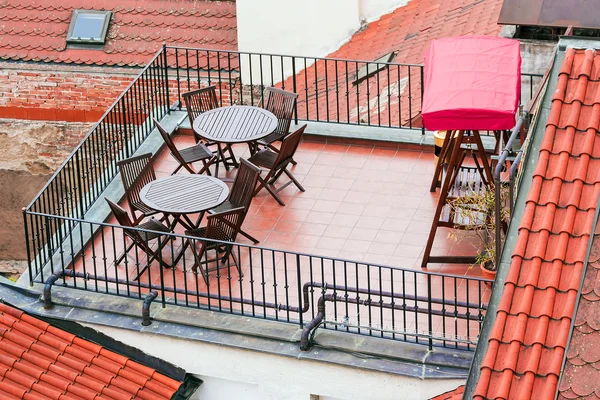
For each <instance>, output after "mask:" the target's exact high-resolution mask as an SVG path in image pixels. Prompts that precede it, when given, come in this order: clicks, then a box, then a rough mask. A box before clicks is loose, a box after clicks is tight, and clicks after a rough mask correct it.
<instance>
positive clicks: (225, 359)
mask: <svg viewBox="0 0 600 400" xmlns="http://www.w3.org/2000/svg"><path fill="white" fill-rule="evenodd" d="M89 326H90V327H91V328H93V329H96V330H98V331H100V332H103V333H105V334H107V335H109V336H110V337H112V338H113V339H115V340H118V341H121V342H123V343H125V344H128V345H130V346H135V347H137V348H139V349H140V350H142V351H144V352H146V353H147V354H150V355H152V356H154V357H158V358H161V359H163V360H165V361H168V362H171V363H173V364H175V365H177V366H179V367H181V368H183V369H185V370H186V371H187V372H188V373H192V374H195V375H197V376H198V377H199V378H200V379H203V380H204V384H203V385H202V386H201V388H202V389H199V391H197V392H196V395H195V396H194V399H198V400H200V399H201V400H224V399H240V400H254V399H260V400H281V399H286V400H310V396H311V395H317V396H320V397H321V398H322V399H336V400H355V399H356V400H358V399H361V400H363V399H364V400H389V399H394V398H395V399H400V398H402V399H403V400H413V399H414V400H422V399H429V398H431V397H433V396H435V395H438V394H440V393H444V392H446V391H449V390H453V389H455V388H456V387H457V386H459V385H461V384H464V379H443V380H421V379H416V378H408V377H404V376H399V375H392V374H387V373H382V372H374V371H367V370H361V369H357V368H349V367H342V366H338V365H333V364H328V363H324V362H316V361H308V360H298V359H295V358H290V357H283V356H275V355H269V354H265V353H261V352H255V351H248V350H240V349H234V348H231V347H225V346H218V345H213V344H208V343H203V342H198V341H189V340H183V339H175V338H171V337H166V336H162V335H154V334H148V333H139V332H134V331H130V330H125V329H119V328H112V327H106V326H100V325H89ZM282 345H283V346H285V345H289V346H295V345H292V344H283V343H282ZM231 381H236V382H237V383H232V382H231ZM257 396H258V397H257Z"/></svg>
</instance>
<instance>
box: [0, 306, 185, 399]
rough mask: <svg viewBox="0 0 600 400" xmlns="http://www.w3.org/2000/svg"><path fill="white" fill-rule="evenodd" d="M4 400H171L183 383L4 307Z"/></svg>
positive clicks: (0, 352)
mask: <svg viewBox="0 0 600 400" xmlns="http://www.w3.org/2000/svg"><path fill="white" fill-rule="evenodd" d="M0 327H1V328H3V329H0V398H2V399H44V400H54V399H60V400H65V399H66V400H69V399H73V400H75V399H79V400H80V399H89V400H101V399H106V400H122V399H133V398H142V399H152V400H160V399H165V400H167V399H171V397H172V396H173V394H174V393H175V392H177V390H178V389H179V387H180V386H181V382H179V381H176V380H174V379H171V378H169V377H167V376H165V375H162V374H160V373H159V372H157V371H155V370H154V369H152V368H149V367H146V366H144V365H141V364H138V363H136V362H134V361H132V360H131V359H129V358H127V357H124V356H122V355H119V354H116V353H113V352H111V351H109V350H107V349H105V348H103V347H102V346H99V345H97V344H94V343H91V342H88V341H86V340H83V339H81V338H79V337H77V336H75V335H72V334H71V333H68V332H65V331H63V330H60V329H58V328H55V327H53V326H52V325H49V324H48V323H46V322H44V321H41V320H38V319H36V318H34V317H32V316H29V315H27V314H24V313H23V312H22V311H20V310H17V309H15V308H13V307H10V306H8V305H6V304H2V303H0Z"/></svg>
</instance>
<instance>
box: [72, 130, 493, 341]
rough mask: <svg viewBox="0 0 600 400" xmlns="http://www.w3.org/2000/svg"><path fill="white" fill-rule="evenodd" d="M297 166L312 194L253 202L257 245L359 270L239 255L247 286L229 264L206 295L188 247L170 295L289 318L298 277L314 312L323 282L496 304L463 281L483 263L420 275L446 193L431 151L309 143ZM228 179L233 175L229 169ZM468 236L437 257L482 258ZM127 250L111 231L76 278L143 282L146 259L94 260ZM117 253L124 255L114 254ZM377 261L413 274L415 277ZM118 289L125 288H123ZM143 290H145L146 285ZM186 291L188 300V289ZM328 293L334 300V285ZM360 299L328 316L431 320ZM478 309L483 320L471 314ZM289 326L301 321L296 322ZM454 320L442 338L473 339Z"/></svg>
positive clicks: (149, 278)
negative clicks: (438, 184) (438, 183)
mask: <svg viewBox="0 0 600 400" xmlns="http://www.w3.org/2000/svg"><path fill="white" fill-rule="evenodd" d="M175 141H176V143H177V145H178V147H179V146H180V147H182V148H183V147H186V146H189V145H192V144H193V139H192V138H191V137H190V136H185V135H178V136H176V140H175ZM234 150H235V152H236V155H237V156H238V157H239V156H241V157H244V158H246V157H247V156H248V151H247V148H246V146H245V145H244V146H241V145H240V146H236V147H235V149H234ZM295 160H296V161H297V163H298V164H297V165H296V166H294V167H292V168H291V171H292V172H293V174H294V175H295V176H296V177H297V178H298V179H299V180H300V181H301V182H302V185H304V187H305V189H306V191H305V192H300V191H299V190H298V189H297V188H295V187H294V186H293V185H291V186H288V187H287V188H286V189H285V190H284V191H282V192H281V195H282V198H283V200H284V202H285V203H286V206H280V205H279V204H277V203H276V202H275V200H274V199H273V198H271V197H270V195H269V194H268V193H267V192H266V191H265V190H263V191H262V192H261V193H260V194H259V195H258V196H257V197H256V198H255V199H254V200H253V202H252V205H251V209H250V210H249V212H248V215H247V218H246V220H245V222H244V224H243V228H244V230H245V231H247V232H248V233H249V234H251V235H253V236H254V237H256V238H257V239H259V240H260V244H259V246H261V247H264V248H270V249H277V250H282V251H286V250H287V251H293V252H297V253H304V254H313V255H319V256H326V257H332V258H333V257H335V258H341V259H347V260H353V261H357V262H359V263H344V262H332V261H330V260H325V261H322V260H321V259H319V258H311V257H308V256H301V257H298V258H295V256H292V255H284V253H282V252H275V253H273V252H269V251H260V250H256V249H255V250H251V249H248V248H245V247H239V248H236V250H234V252H236V253H237V255H238V258H239V259H240V265H241V269H242V272H243V276H244V278H243V279H242V278H238V274H237V271H236V270H235V269H234V268H231V269H228V270H226V271H227V272H221V274H220V275H219V274H217V275H211V276H212V277H211V278H210V279H209V283H210V287H208V286H207V285H206V284H205V283H204V281H203V280H202V278H201V277H200V278H198V276H197V275H194V274H193V273H192V272H191V271H190V270H191V266H192V265H193V257H192V255H191V254H190V253H191V252H190V251H189V250H188V251H187V252H186V253H185V257H184V258H183V259H182V261H180V262H179V264H178V265H177V268H176V269H175V270H172V271H166V270H165V271H166V272H165V273H164V276H163V278H162V279H163V280H164V283H163V284H164V285H165V286H171V287H175V288H177V289H179V291H180V293H177V290H172V297H173V298H174V299H176V300H177V301H178V302H182V301H189V302H191V303H192V304H197V303H198V302H199V303H203V304H206V303H207V300H206V297H210V296H204V298H203V299H202V300H198V299H199V298H198V297H196V296H195V295H194V294H192V295H190V293H195V292H201V293H203V294H206V293H207V292H210V293H212V294H213V295H214V294H216V293H218V295H219V296H229V298H232V297H238V298H240V297H241V298H245V299H250V298H252V299H254V302H255V303H261V302H262V303H270V305H269V304H267V305H265V306H264V309H261V306H256V305H255V306H253V307H250V306H248V305H247V304H246V305H244V306H243V308H244V310H245V311H246V312H250V310H251V312H258V313H259V314H265V315H268V316H270V317H274V316H277V317H280V318H286V317H287V316H288V315H289V313H288V312H287V310H285V307H284V308H281V307H279V309H277V308H278V307H276V306H273V305H274V304H278V305H281V304H287V305H290V306H297V305H298V304H299V303H300V300H299V299H298V297H299V296H298V289H297V288H298V287H299V285H298V278H300V280H301V282H300V284H304V283H306V282H311V281H312V282H316V283H317V285H315V288H312V289H311V290H310V297H311V304H315V302H316V300H317V299H318V295H319V293H321V292H323V290H322V289H321V288H322V287H323V286H324V284H325V283H326V284H327V285H329V287H333V285H338V286H339V285H343V286H345V287H357V288H367V289H368V290H369V292H371V293H372V294H371V295H370V296H367V300H368V301H370V302H373V301H375V300H376V301H380V302H383V303H390V304H392V307H394V304H396V307H397V306H398V305H400V304H401V303H403V304H404V305H405V306H408V307H409V308H408V309H409V310H410V307H411V306H412V307H417V308H420V309H423V307H426V306H427V303H426V302H423V301H422V299H423V298H427V296H428V289H429V288H431V291H432V297H433V298H440V299H442V300H446V301H454V300H456V301H458V302H461V301H462V302H465V301H466V302H469V303H477V302H478V301H479V299H480V298H481V299H487V297H488V296H489V288H488V287H487V286H486V285H485V284H484V283H480V282H476V281H471V282H467V280H466V279H464V277H480V273H481V272H480V270H479V268H478V267H471V266H469V265H456V264H454V265H451V264H447V265H435V264H432V265H430V266H429V267H428V268H427V271H429V272H434V273H443V274H453V275H457V276H458V278H456V279H455V278H444V277H441V276H436V275H434V276H428V275H425V274H422V273H421V271H422V270H421V268H420V262H421V259H422V256H423V251H424V248H425V243H426V241H427V236H428V233H429V229H430V226H431V222H432V219H433V214H434V211H435V207H436V204H437V200H438V194H437V193H431V192H430V191H429V185H430V182H431V176H432V173H433V168H434V159H433V154H431V153H421V152H412V151H397V150H390V149H385V148H371V147H358V146H346V145H338V144H335V145H332V144H322V143H314V142H303V143H301V144H300V147H299V149H298V152H297V153H296V156H295ZM176 166H177V164H176V163H175V161H174V160H173V159H172V157H171V155H170V154H169V153H168V152H163V153H161V154H160V155H159V156H158V157H157V161H156V163H155V170H156V173H157V176H158V177H162V176H168V175H170V174H171V172H172V171H173V170H174V169H175V168H176ZM221 171H222V172H224V171H223V169H222V168H221ZM234 173H235V172H231V174H234ZM221 175H222V176H224V175H225V174H223V173H221ZM109 222H111V221H109ZM176 233H183V232H182V229H179V228H178V229H177V230H176ZM460 236H465V237H466V238H465V239H464V240H461V241H456V239H451V238H449V237H448V230H444V229H441V230H440V231H439V233H438V236H437V239H436V243H435V245H434V251H433V254H435V255H442V254H456V255H464V254H475V253H476V249H475V248H474V247H473V243H474V241H473V240H472V238H470V237H468V236H466V235H464V234H462V235H460ZM112 238H115V241H113V240H112ZM238 241H239V242H240V243H250V242H249V241H248V240H247V239H245V238H243V237H238ZM123 243H124V242H123V239H122V235H120V233H119V232H115V233H113V232H112V230H111V229H105V230H104V232H103V233H102V235H100V236H98V237H97V238H96V239H95V245H94V249H91V248H89V247H91V246H88V249H86V251H85V252H84V257H85V259H84V260H78V266H77V270H79V271H82V270H83V264H85V268H86V272H90V271H93V274H96V275H97V276H101V275H102V276H104V275H105V276H110V277H113V278H114V277H115V276H117V277H118V278H120V279H124V277H128V278H129V279H130V281H131V279H132V277H133V276H135V271H134V270H135V266H136V265H138V264H139V265H143V264H144V263H143V259H144V255H143V254H139V255H138V256H135V255H130V257H128V261H127V263H125V262H123V263H121V264H120V265H119V268H117V269H112V270H111V268H110V265H109V267H108V269H107V270H106V272H102V271H103V270H104V266H101V267H99V265H98V260H99V259H100V258H102V257H100V256H96V257H93V254H92V253H93V252H95V253H96V254H109V261H108V263H109V264H110V255H111V254H116V253H119V252H120V251H121V250H122V248H123ZM111 246H112V247H114V250H111V249H108V250H107V248H110V247H111ZM180 246H181V243H178V244H176V245H175V246H173V249H172V250H170V249H171V248H169V249H166V250H165V251H164V252H163V253H169V251H178V250H179V248H180ZM92 250H93V251H92ZM136 257H137V259H136ZM165 258H166V259H168V258H170V256H169V254H165ZM112 259H114V257H113V258H112ZM258 260H260V262H259V261H258ZM124 264H125V265H124ZM368 264H381V265H384V266H391V267H396V268H403V269H404V270H405V271H404V272H402V271H398V270H392V269H391V268H380V267H377V266H369V265H368ZM259 265H260V266H259ZM98 271H100V272H98ZM159 271H160V270H159V267H158V264H157V263H154V264H152V267H151V268H150V273H145V274H144V275H142V277H141V278H140V282H141V283H144V282H146V283H148V282H151V283H153V284H158V283H159V279H160V277H159ZM109 286H112V287H113V288H120V289H121V290H125V288H124V287H123V286H122V285H114V284H113V285H110V284H109ZM139 289H140V291H145V289H144V288H143V287H142V288H139ZM182 289H183V291H184V292H185V293H187V294H185V293H182V292H181V290H182ZM313 289H314V291H313ZM133 290H135V288H134V289H133ZM219 290H220V292H219ZM390 291H391V292H394V293H395V294H398V293H403V298H402V299H399V298H398V297H397V295H394V296H389V295H384V294H382V293H383V292H390ZM334 292H335V290H334ZM328 293H331V289H329V291H328ZM342 293H344V294H345V295H346V296H350V297H353V298H357V299H358V298H359V297H360V296H358V295H357V294H356V293H353V292H351V291H342ZM375 293H379V294H375ZM337 294H338V295H339V294H340V291H337ZM411 295H413V296H414V295H416V296H418V297H420V298H421V300H417V299H413V300H412V302H411V300H410V296H411ZM361 296H362V297H360V301H359V303H360V302H361V301H362V303H361V304H350V305H348V304H343V305H335V304H333V303H331V304H328V305H327V307H328V308H327V310H328V311H327V313H328V315H329V316H331V317H329V318H328V320H333V319H336V320H342V319H343V318H346V319H348V320H349V321H350V322H351V323H354V324H357V325H361V326H365V325H370V326H375V325H384V326H385V327H386V329H388V330H394V331H398V329H400V331H406V330H407V329H408V330H409V331H411V330H412V331H421V330H422V328H423V327H424V326H426V322H427V321H426V320H427V314H419V313H418V312H410V311H409V312H407V311H406V310H407V309H396V310H394V311H392V310H391V309H390V308H385V306H384V307H381V308H379V307H378V308H377V309H376V312H375V313H374V314H373V315H372V314H371V313H370V311H368V310H367V309H368V307H366V306H365V303H364V301H365V296H364V293H363V294H362V295H361ZM239 303H240V302H237V301H236V300H233V301H232V302H227V303H225V302H224V301H223V300H220V301H219V300H214V299H213V300H211V304H213V305H215V306H216V305H220V306H221V307H225V308H228V307H233V308H234V309H239ZM233 304H237V305H233ZM338 307H339V310H338V309H337V308H338ZM256 308H258V311H257V310H256ZM315 308H316V307H314V306H313V307H312V311H311V312H310V316H311V317H312V316H314V314H315ZM333 308H336V309H335V310H334V309H333ZM434 308H436V309H439V310H442V308H444V307H441V306H439V305H438V306H434ZM267 309H269V310H267ZM274 309H275V310H274ZM465 311H466V308H465V307H462V306H446V307H445V311H444V312H445V313H453V312H459V313H464V312H465ZM469 311H470V312H471V313H474V312H476V310H474V309H472V308H471V309H470V310H469ZM367 313H368V318H367V317H366V315H367ZM292 314H293V312H292ZM332 314H333V315H332ZM415 315H418V317H415ZM361 316H362V317H361ZM291 318H292V319H293V318H295V316H294V315H292V316H291ZM305 318H307V317H306V316H305ZM361 318H362V321H361ZM446 320H447V321H442V318H441V316H440V317H434V320H433V324H434V325H435V326H434V331H436V332H437V333H438V335H443V334H445V335H453V334H455V333H458V334H459V335H460V336H469V337H470V338H471V339H472V340H473V339H474V338H475V337H476V336H477V333H478V327H477V325H478V323H477V322H474V321H472V322H471V323H470V324H469V325H470V328H469V329H468V328H467V325H466V323H464V321H461V320H458V322H457V320H455V319H454V318H450V319H449V318H448V317H446Z"/></svg>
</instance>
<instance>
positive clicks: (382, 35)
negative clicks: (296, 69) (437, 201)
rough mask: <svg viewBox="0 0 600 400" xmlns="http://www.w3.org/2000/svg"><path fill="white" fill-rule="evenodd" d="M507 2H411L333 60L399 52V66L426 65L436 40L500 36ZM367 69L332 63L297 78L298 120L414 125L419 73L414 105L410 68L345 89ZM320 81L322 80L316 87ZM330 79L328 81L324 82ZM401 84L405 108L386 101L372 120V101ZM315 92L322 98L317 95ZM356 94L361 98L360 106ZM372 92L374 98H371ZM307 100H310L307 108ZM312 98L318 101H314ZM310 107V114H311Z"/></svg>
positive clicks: (359, 36)
mask: <svg viewBox="0 0 600 400" xmlns="http://www.w3.org/2000/svg"><path fill="white" fill-rule="evenodd" d="M502 1H503V0H411V1H410V2H409V3H408V4H407V5H406V6H403V7H399V8H397V9H396V10H394V11H393V12H391V13H389V14H387V15H384V16H382V17H381V18H380V19H379V20H377V21H374V22H372V23H370V24H369V25H368V26H367V28H366V29H365V30H363V31H361V32H358V33H356V34H355V35H354V36H352V38H351V39H350V41H348V43H346V44H344V45H343V46H342V47H340V48H339V49H338V50H336V51H335V52H333V53H331V54H330V55H329V56H328V57H330V58H342V59H350V60H367V61H371V60H376V59H378V58H379V57H382V56H383V55H385V54H387V53H390V52H393V51H397V52H398V53H397V55H396V58H395V59H394V60H393V62H394V63H400V64H422V63H423V61H424V56H425V50H427V48H428V47H429V43H430V42H431V41H432V40H434V39H439V38H444V37H452V36H465V35H478V36H485V35H492V36H495V35H498V33H499V32H500V30H501V28H502V27H501V26H499V25H498V24H497V21H498V15H499V13H500V9H501V7H502ZM309 61H310V60H309ZM363 65H364V64H360V65H359V66H358V67H356V66H355V65H349V66H348V69H349V70H346V66H345V64H343V63H334V62H331V61H329V62H327V65H326V63H325V61H318V62H316V63H315V64H314V65H313V66H310V67H308V68H307V69H306V70H303V71H301V72H300V73H298V74H297V75H296V77H297V82H296V93H298V94H299V98H298V116H299V117H300V118H304V117H305V115H306V114H307V111H308V113H309V114H310V115H312V116H313V118H314V116H316V115H317V114H318V113H319V114H320V115H325V114H326V113H327V115H328V117H329V119H330V120H335V119H337V118H339V119H340V120H341V121H342V122H344V121H346V120H347V119H348V118H350V119H353V118H355V117H358V118H360V119H361V120H364V121H367V120H369V119H370V120H371V123H372V124H374V125H375V124H378V123H379V124H382V125H385V126H387V125H388V123H389V122H390V121H391V125H392V126H397V125H398V124H399V123H400V122H402V124H403V125H406V124H407V122H408V120H409V118H410V119H413V120H414V119H415V117H417V116H418V115H419V114H420V110H421V92H420V90H416V88H417V89H418V88H419V87H420V80H421V76H420V72H419V70H418V69H412V70H411V71H410V86H411V87H412V90H411V91H412V98H411V99H410V100H409V98H408V86H409V83H408V76H409V71H408V70H407V69H406V68H403V69H401V70H400V73H399V74H398V72H397V71H396V70H393V71H392V72H391V73H380V74H378V78H376V79H375V78H373V79H368V80H364V81H363V82H362V83H360V84H359V85H358V89H357V88H356V87H352V86H350V87H349V88H346V86H345V85H346V84H345V82H346V75H348V76H349V78H348V79H349V81H350V82H352V80H354V79H355V78H354V77H355V76H356V75H357V72H358V69H360V67H362V66H363ZM315 68H316V69H317V70H316V74H315ZM326 71H327V74H326ZM398 75H400V76H398ZM317 76H318V77H320V79H318V81H317V82H316V83H315V80H316V77H317ZM326 76H327V78H328V79H325V77H326ZM403 80H404V81H403ZM399 81H400V82H403V83H402V84H399V85H398V86H399V87H400V88H402V87H403V85H404V92H403V96H402V97H403V99H402V100H401V101H400V102H401V104H400V105H398V104H389V105H388V103H387V102H386V100H385V99H383V100H381V102H376V103H377V104H376V105H371V107H370V109H369V110H370V111H371V115H369V110H368V109H367V107H366V106H364V105H365V104H367V103H369V102H370V101H371V102H373V99H374V98H375V95H376V94H378V93H383V95H382V98H385V97H386V96H387V92H385V88H387V87H388V86H389V87H390V88H391V90H396V89H395V86H396V84H397V83H398V82H399ZM306 82H307V83H308V85H306ZM284 86H285V87H288V88H291V87H292V83H291V79H288V80H287V81H286V82H285V85H284ZM378 86H379V88H378ZM316 89H318V95H315V91H316ZM347 90H348V91H349V92H350V95H349V101H348V103H349V104H346V100H345V96H344V95H343V93H345V92H346V91H347ZM338 91H339V92H340V93H342V94H340V95H339V99H338V97H336V96H335V94H336V93H337V92H338ZM327 93H329V95H328V96H327ZM355 93H360V94H359V96H358V97H359V101H357V99H356V97H357V96H355V95H354V94H355ZM368 93H370V94H371V95H370V97H369V94H368ZM307 96H308V98H309V99H311V101H309V102H308V103H307V101H306V100H307ZM312 97H316V99H314V101H313V99H312ZM409 101H410V107H409V104H408V103H409ZM338 103H339V104H338ZM307 104H308V107H309V110H307V109H306V107H307ZM359 105H360V106H359ZM317 107H318V110H319V111H318V112H317ZM375 108H377V109H380V110H381V111H380V115H377V112H376V110H374V109H375ZM338 110H339V111H338ZM348 110H349V111H348Z"/></svg>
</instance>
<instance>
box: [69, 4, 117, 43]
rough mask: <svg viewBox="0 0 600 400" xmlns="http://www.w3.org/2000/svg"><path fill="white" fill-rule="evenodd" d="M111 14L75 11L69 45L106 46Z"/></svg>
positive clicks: (72, 17)
mask: <svg viewBox="0 0 600 400" xmlns="http://www.w3.org/2000/svg"><path fill="white" fill-rule="evenodd" d="M111 14H112V13H111V12H110V11H95V10H74V11H73V15H72V16H71V25H70V26H69V33H68V34H67V43H78V44H104V43H105V42H106V33H107V32H108V24H109V22H110V17H111Z"/></svg>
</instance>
